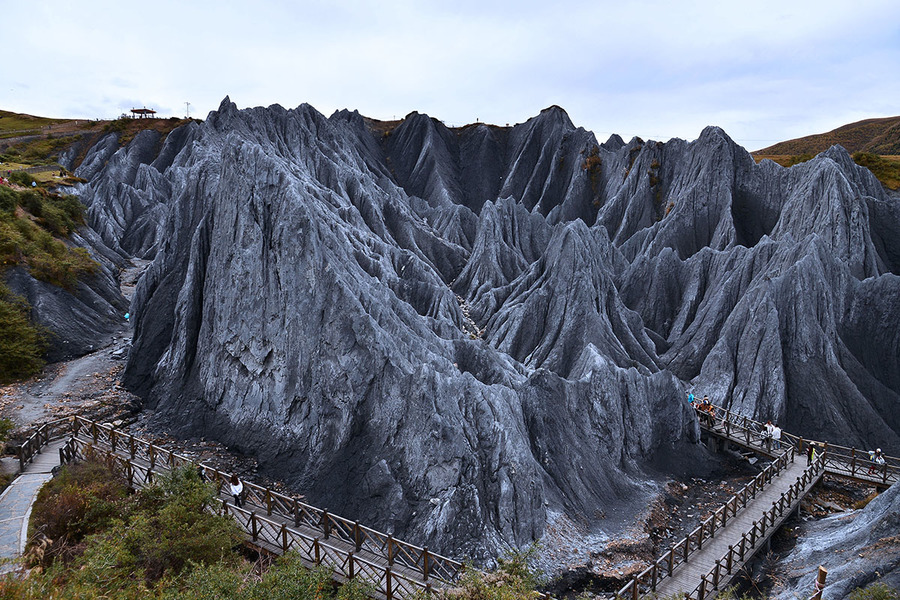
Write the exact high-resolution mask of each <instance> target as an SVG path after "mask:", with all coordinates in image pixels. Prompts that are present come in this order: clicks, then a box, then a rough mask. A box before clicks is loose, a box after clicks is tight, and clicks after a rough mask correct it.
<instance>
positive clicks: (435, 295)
mask: <svg viewBox="0 0 900 600" xmlns="http://www.w3.org/2000/svg"><path fill="white" fill-rule="evenodd" d="M370 124H371V121H367V120H366V119H365V118H363V117H361V116H360V115H359V114H358V113H355V112H353V113H351V112H348V111H341V112H337V113H335V114H334V115H332V117H331V118H325V117H324V116H322V115H321V114H319V113H318V112H316V111H315V110H314V109H312V108H311V107H309V106H307V105H303V106H300V107H298V108H297V109H294V110H285V109H283V108H281V107H279V106H272V107H269V108H254V109H247V110H242V111H239V110H237V107H235V106H234V104H232V103H231V102H230V101H229V100H228V99H227V98H226V100H225V101H223V103H222V105H221V106H220V107H219V110H217V111H215V112H213V113H211V114H210V115H209V118H208V119H207V121H206V122H205V123H203V124H202V125H199V124H191V125H189V126H187V127H185V128H183V129H180V130H176V131H175V132H173V133H172V134H170V135H169V136H168V138H167V139H166V141H165V144H164V145H163V146H162V147H161V148H160V144H159V140H158V139H155V138H153V135H154V134H152V133H146V134H141V135H140V136H138V137H136V138H135V139H134V140H133V141H132V142H131V144H130V145H129V146H128V147H127V148H123V149H118V150H116V149H115V148H113V147H111V146H109V145H108V144H104V143H101V144H100V145H98V146H97V147H96V148H95V149H94V152H93V153H92V154H91V155H89V157H88V159H86V160H85V164H84V165H82V167H81V169H80V170H79V174H80V175H81V176H84V177H86V178H88V179H89V183H88V184H86V185H85V186H84V187H83V188H82V190H81V194H82V198H83V200H84V201H85V203H86V204H87V205H88V206H89V207H90V215H91V223H92V224H94V226H95V227H96V228H97V229H98V231H99V232H100V233H101V235H102V236H103V239H104V241H106V242H107V243H108V244H109V245H110V246H111V247H114V248H116V249H117V250H118V251H121V252H122V253H124V254H137V255H140V256H145V257H149V256H155V260H154V262H153V264H152V266H151V268H150V269H149V270H148V272H147V274H146V275H145V276H144V278H143V279H142V281H141V283H140V285H139V288H138V290H137V292H136V296H135V299H134V306H135V312H136V330H135V340H134V347H133V351H132V353H131V355H130V357H129V362H128V366H127V369H126V382H127V384H128V385H129V386H130V387H131V388H132V389H133V390H134V391H136V392H137V393H139V394H140V395H141V396H142V397H143V398H144V399H145V401H146V402H147V403H148V405H150V406H153V407H155V408H157V410H158V414H159V415H160V416H161V418H165V419H166V420H167V421H168V422H169V423H170V424H171V425H172V426H174V427H175V428H176V430H177V431H180V432H181V433H182V434H184V435H191V436H199V435H208V436H215V437H217V438H219V439H222V440H224V441H226V442H227V443H229V444H232V445H233V446H234V447H236V448H238V449H241V450H243V451H246V452H250V453H253V454H256V455H257V456H258V457H259V458H260V459H261V461H262V465H263V467H264V468H266V469H268V470H269V471H270V472H272V473H275V474H277V476H278V477H280V478H283V479H288V480H289V481H290V482H291V483H293V484H295V485H297V486H299V487H301V488H303V489H304V490H306V491H307V496H308V497H309V498H310V500H311V501H313V502H315V503H317V504H320V505H325V506H327V507H328V508H329V509H332V510H334V511H337V512H339V513H341V514H346V515H348V516H353V517H356V518H359V519H360V520H362V521H365V522H367V523H369V524H371V525H373V526H375V527H378V528H381V529H384V530H387V531H391V532H393V533H395V534H396V535H402V536H405V537H409V538H411V539H414V540H416V541H418V542H420V543H423V544H428V545H429V546H430V547H432V548H433V549H440V550H442V551H445V552H452V553H454V554H456V555H465V554H469V555H470V556H472V557H475V558H482V557H484V556H486V555H488V554H490V553H493V552H495V551H496V550H497V549H498V548H500V547H502V546H503V545H505V544H522V543H527V542H529V541H531V540H532V539H538V538H540V537H541V535H542V532H543V527H544V524H545V523H546V521H547V519H548V515H551V514H565V515H567V516H568V517H570V518H572V519H573V520H576V521H579V522H583V523H585V524H586V529H585V530H586V531H587V532H588V533H589V532H590V531H591V530H592V529H600V530H605V531H610V530H612V529H615V528H616V527H617V526H618V525H620V524H621V523H622V522H624V521H625V520H627V518H628V517H629V515H630V514H631V513H633V511H634V510H636V509H637V507H638V506H639V505H640V503H641V502H642V500H643V499H644V498H645V496H646V494H647V493H649V492H650V488H648V486H647V485H646V483H645V482H646V481H647V479H648V477H649V475H648V473H650V472H651V470H652V467H651V465H654V464H661V463H667V464H670V465H672V464H676V463H678V460H677V459H675V460H673V459H672V457H673V456H674V457H678V456H681V455H684V456H693V454H692V452H693V451H692V450H691V448H690V445H691V443H692V442H694V441H696V438H697V428H696V422H695V420H694V418H693V415H691V414H690V410H689V408H688V407H687V406H686V404H685V400H684V392H685V389H686V388H689V387H690V388H693V389H695V390H696V391H699V392H700V393H709V394H710V396H711V397H712V398H713V399H715V400H717V401H719V402H721V403H724V404H726V405H728V406H730V407H731V408H733V409H735V410H739V411H741V412H744V413H746V414H748V415H750V416H753V417H755V418H759V419H763V420H765V419H769V418H773V419H775V420H777V421H779V422H780V423H781V424H782V425H783V426H784V427H785V428H786V429H787V430H790V431H795V432H797V433H799V434H802V435H804V436H807V437H810V436H814V437H825V438H828V439H831V440H832V441H834V442H838V443H843V444H847V445H858V446H869V445H873V444H879V445H881V446H882V447H885V448H886V449H890V450H891V451H900V437H898V432H900V423H898V421H897V419H898V417H897V415H898V411H897V410H896V409H897V406H898V400H900V398H898V393H900V363H898V356H900V328H897V327H895V326H894V324H895V323H896V322H897V319H898V317H900V301H898V298H900V296H898V294H897V292H898V291H900V290H898V287H900V277H898V274H900V261H898V257H900V208H898V201H897V199H892V198H890V197H888V196H887V195H885V193H884V191H883V189H882V188H881V186H880V185H879V184H878V182H877V181H876V180H875V179H874V178H873V177H872V175H871V174H870V173H868V171H866V170H864V169H861V168H859V167H857V166H856V165H855V164H853V162H852V161H851V160H850V158H849V157H848V156H847V154H846V152H844V151H843V150H842V149H840V148H833V149H831V150H830V151H829V152H827V153H825V154H823V155H821V156H819V157H817V158H815V159H814V160H812V161H810V162H808V163H804V164H802V165H798V166H796V167H794V168H791V169H783V168H781V167H779V166H778V165H775V164H774V163H771V162H768V161H764V162H763V163H762V164H759V165H757V164H755V163H754V161H753V159H752V158H751V157H750V155H749V154H748V153H747V152H746V151H744V150H743V149H742V148H740V147H738V146H737V145H736V144H734V142H732V141H731V140H730V139H729V138H728V137H727V136H726V135H725V134H724V132H722V131H721V130H719V129H717V128H712V127H711V128H707V129H706V130H704V131H703V133H702V134H701V136H700V138H699V139H698V140H696V141H695V142H691V143H688V142H684V141H681V140H673V141H670V142H668V143H665V144H662V143H658V142H644V141H643V140H641V139H639V138H635V139H633V140H631V141H630V142H628V143H627V144H626V143H625V142H624V141H623V140H621V139H620V138H618V136H613V137H611V138H610V139H609V140H608V141H607V142H605V143H604V144H603V145H600V144H598V143H597V141H596V139H595V138H594V136H593V135H592V134H590V133H589V132H586V131H585V130H583V129H580V128H575V127H574V126H573V125H572V123H571V122H570V121H569V119H568V117H567V116H566V114H565V112H564V111H562V109H559V108H558V107H552V108H549V109H547V110H545V111H543V112H542V113H541V114H540V115H538V116H537V117H535V118H533V119H530V120H529V121H528V122H526V123H524V124H521V125H516V126H515V127H511V128H499V127H491V126H487V125H482V124H478V125H472V126H468V127H465V128H462V129H457V130H450V129H448V128H446V127H445V126H444V125H443V124H442V123H441V122H440V121H437V120H434V119H431V118H430V117H427V116H425V115H420V114H417V113H413V114H411V115H409V116H408V117H407V118H406V119H405V120H404V121H403V122H402V123H401V124H400V125H399V126H397V127H396V128H394V129H393V130H392V131H389V132H387V133H383V134H378V135H375V134H373V131H374V130H373V129H370V128H369V125H370ZM600 511H602V512H603V513H605V514H607V515H612V516H610V517H608V518H607V519H600V520H597V519H596V518H595V517H594V515H595V514H598V513H599V512H600Z"/></svg>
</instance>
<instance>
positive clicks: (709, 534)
mask: <svg viewBox="0 0 900 600" xmlns="http://www.w3.org/2000/svg"><path fill="white" fill-rule="evenodd" d="M792 462H794V449H793V448H792V447H787V448H785V449H784V451H783V452H782V454H781V455H780V456H779V457H778V458H777V459H775V461H774V462H772V463H771V464H769V465H768V466H767V467H766V468H765V469H763V470H762V471H761V472H760V473H759V474H757V475H756V477H754V478H753V479H752V480H751V481H750V482H749V483H748V484H747V485H745V486H744V487H743V488H741V489H740V491H738V492H737V493H736V494H734V495H733V496H731V498H729V499H728V500H727V501H726V502H725V503H724V504H722V506H720V507H719V508H718V509H716V511H715V512H714V513H713V514H712V515H710V516H709V517H707V518H706V519H705V520H703V521H701V522H700V525H699V526H698V527H697V528H696V529H694V530H693V531H691V532H690V533H689V534H688V535H686V536H685V537H684V538H682V539H681V540H679V541H678V542H677V543H675V544H674V545H673V546H672V547H671V548H669V550H668V551H666V552H665V553H664V554H663V555H662V556H660V557H659V558H658V559H656V561H655V562H653V564H651V565H650V566H649V567H647V568H646V569H644V570H643V571H641V572H640V573H639V574H637V575H636V576H635V577H633V578H632V579H631V580H630V581H629V582H628V583H627V584H625V585H624V586H623V587H622V588H621V589H620V590H619V592H618V594H617V595H618V596H621V597H623V598H627V597H629V596H630V597H632V598H635V599H636V598H639V597H641V595H643V594H644V593H650V592H655V591H656V587H657V585H658V584H659V583H660V582H661V581H662V580H663V579H665V578H666V577H671V576H672V573H673V571H674V570H675V567H677V566H679V565H681V564H683V563H686V562H688V561H689V560H690V558H691V556H693V555H694V554H696V553H697V552H698V551H700V550H702V549H703V543H704V542H705V541H706V540H709V539H711V538H713V537H715V535H716V532H717V531H718V530H720V529H722V528H723V527H725V526H726V525H727V524H728V522H729V519H731V518H734V517H736V516H737V514H738V512H740V511H741V510H743V509H744V508H746V507H747V505H748V504H749V503H750V502H752V501H753V500H754V499H755V498H756V495H757V494H758V493H759V492H761V491H762V490H763V489H764V488H765V487H766V486H767V485H768V484H769V483H771V482H772V480H773V479H774V478H775V477H777V476H778V475H779V474H780V473H781V472H782V471H783V470H785V469H786V468H787V466H788V465H789V464H791V463H792Z"/></svg>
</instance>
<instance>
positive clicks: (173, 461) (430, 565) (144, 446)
mask: <svg viewBox="0 0 900 600" xmlns="http://www.w3.org/2000/svg"><path fill="white" fill-rule="evenodd" d="M73 435H74V436H76V437H79V438H82V439H83V440H85V441H89V442H90V443H91V444H92V445H93V446H94V447H103V448H106V449H108V450H109V451H110V452H112V453H115V454H117V455H120V456H122V457H127V458H128V459H129V461H128V463H129V464H130V465H131V466H130V467H127V468H126V469H125V471H124V472H125V474H126V476H127V477H128V478H129V485H135V484H137V485H144V484H145V483H146V482H147V480H146V479H142V478H147V477H150V478H152V477H153V475H152V473H153V472H158V471H159V470H161V469H162V470H168V469H172V468H176V467H180V466H182V465H186V464H190V465H196V463H195V462H194V461H192V460H190V459H189V458H187V457H185V456H182V455H180V454H177V453H175V452H172V451H170V450H166V449H165V448H161V447H159V446H156V445H154V444H152V443H150V442H148V441H146V440H142V439H140V438H136V437H134V436H133V435H129V434H126V433H122V432H120V431H117V430H116V429H114V428H112V427H110V426H108V425H101V424H99V423H96V422H94V421H90V420H88V419H84V418H82V417H76V418H75V421H74V424H73ZM138 464H141V465H143V467H142V468H140V469H138V468H137V466H136V465H138ZM198 466H199V467H200V468H201V469H202V470H203V474H204V476H205V477H206V478H207V479H209V480H210V481H213V482H215V483H216V485H217V489H218V490H219V491H220V492H221V491H222V490H227V486H228V482H229V480H230V478H231V474H230V473H225V472H223V471H219V470H217V469H214V468H212V467H210V466H208V465H203V464H200V465H198ZM242 483H243V486H244V490H245V494H246V500H245V502H246V504H247V505H250V506H253V507H255V508H256V509H257V510H258V512H259V514H265V515H266V516H267V517H271V516H273V515H277V516H278V517H279V519H278V520H279V521H280V520H284V521H287V522H289V523H293V524H294V527H301V526H303V527H308V528H310V529H314V530H317V531H318V532H319V533H321V537H322V539H323V540H328V539H330V538H332V537H333V538H335V539H338V540H341V541H343V542H345V543H347V544H351V545H352V546H353V547H354V548H355V551H356V552H360V551H363V550H364V551H367V552H369V553H371V554H372V555H375V556H377V557H379V558H380V559H382V560H384V561H385V564H387V565H391V566H393V565H397V566H402V567H404V568H406V569H409V570H410V571H413V572H416V573H418V574H419V575H420V577H421V580H422V581H423V582H427V581H428V580H430V579H437V580H440V581H443V582H447V583H453V582H455V581H457V580H458V578H459V575H460V574H461V573H462V571H463V569H464V565H463V564H462V563H461V562H458V561H455V560H453V559H451V558H448V557H446V556H442V555H440V554H437V553H435V552H432V551H430V550H428V548H427V547H425V548H422V547H419V546H415V545H413V544H410V543H408V542H404V541H402V540H398V539H395V538H394V537H393V536H391V535H388V534H386V533H382V532H380V531H377V530H375V529H371V528H369V527H366V526H364V525H361V524H360V523H359V522H358V521H354V520H351V519H346V518H344V517H341V516H339V515H335V514H332V513H329V512H328V511H327V510H324V509H321V508H317V507H315V506H312V505H309V504H306V503H305V502H301V501H300V500H298V499H297V498H294V497H291V496H287V495H284V494H281V493H279V492H276V491H274V490H272V489H270V488H266V487H262V486H259V485H256V484H254V483H251V482H249V481H243V482H242Z"/></svg>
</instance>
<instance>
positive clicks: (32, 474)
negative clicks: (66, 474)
mask: <svg viewBox="0 0 900 600" xmlns="http://www.w3.org/2000/svg"><path fill="white" fill-rule="evenodd" d="M63 444H64V442H63V441H62V440H53V441H49V440H48V444H47V445H45V446H42V448H41V449H42V451H41V452H40V453H35V455H34V456H32V457H30V459H29V460H28V461H26V462H24V463H23V464H24V469H20V472H19V474H18V476H17V477H16V478H15V479H13V480H12V482H11V483H10V484H9V486H8V487H7V488H6V489H5V490H3V494H0V559H4V560H3V561H2V565H0V573H7V572H9V571H13V570H15V569H17V568H18V566H19V565H18V564H17V562H16V559H17V558H19V557H20V556H21V555H22V553H23V552H24V551H25V544H26V543H27V542H28V519H29V517H30V516H31V506H32V505H33V504H34V500H35V498H37V494H38V491H40V489H41V487H43V485H44V484H45V483H47V482H48V481H50V478H51V477H53V475H52V472H53V469H55V468H56V467H58V466H59V449H60V448H61V447H62V446H63Z"/></svg>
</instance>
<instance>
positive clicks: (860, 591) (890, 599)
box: [850, 581, 900, 600]
mask: <svg viewBox="0 0 900 600" xmlns="http://www.w3.org/2000/svg"><path fill="white" fill-rule="evenodd" d="M850 600H900V593H898V592H897V589H896V588H893V587H891V586H889V585H888V584H886V583H884V582H882V581H877V582H875V583H870V584H869V585H867V586H866V587H865V588H856V589H855V590H853V591H852V592H850Z"/></svg>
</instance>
